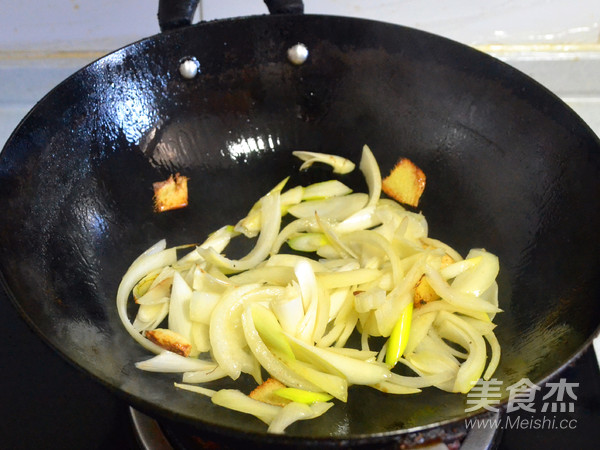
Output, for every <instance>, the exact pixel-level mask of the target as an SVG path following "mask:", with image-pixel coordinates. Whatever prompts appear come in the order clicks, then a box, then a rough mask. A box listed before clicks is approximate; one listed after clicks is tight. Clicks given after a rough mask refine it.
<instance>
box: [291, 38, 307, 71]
mask: <svg viewBox="0 0 600 450" xmlns="http://www.w3.org/2000/svg"><path fill="white" fill-rule="evenodd" d="M287 56H288V59H289V60H290V62H291V63H292V64H296V65H300V64H302V63H304V61H306V58H308V49H307V48H306V45H304V44H301V43H300V42H299V43H297V44H296V45H294V46H292V47H290V48H289V49H288V51H287Z"/></svg>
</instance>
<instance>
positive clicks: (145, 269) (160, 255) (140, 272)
mask: <svg viewBox="0 0 600 450" xmlns="http://www.w3.org/2000/svg"><path fill="white" fill-rule="evenodd" d="M164 245H165V244H164V242H163V241H160V242H158V243H157V244H155V245H153V246H152V247H150V248H149V249H148V250H146V252H144V253H143V254H142V255H141V256H139V257H138V258H137V259H136V260H135V261H134V262H133V264H132V265H131V266H130V267H129V269H128V270H127V272H126V273H125V275H124V276H123V279H122V280H121V283H120V284H119V289H118V291H117V311H118V313H119V318H120V319H121V322H122V323H123V326H124V327H125V329H126V330H127V332H128V333H129V334H130V335H131V336H132V337H133V338H134V339H135V340H136V341H137V342H138V343H139V344H141V345H142V346H143V347H144V348H146V349H148V350H150V351H152V352H154V353H161V352H162V351H163V349H162V348H161V347H159V346H158V345H156V344H155V343H154V342H151V341H149V340H148V339H146V338H145V337H144V336H142V335H141V334H140V333H139V332H138V330H136V329H135V328H134V327H133V325H132V324H131V322H130V321H129V318H128V317H127V300H128V298H129V293H130V292H131V290H132V289H133V287H134V286H135V285H136V284H137V282H138V281H139V280H141V279H142V278H143V277H144V276H145V275H146V274H148V273H150V272H152V271H153V270H157V269H160V268H162V267H164V266H168V265H170V264H173V263H174V262H175V261H176V260H177V253H176V249H175V248H170V249H167V250H160V249H161V248H163V246H164Z"/></svg>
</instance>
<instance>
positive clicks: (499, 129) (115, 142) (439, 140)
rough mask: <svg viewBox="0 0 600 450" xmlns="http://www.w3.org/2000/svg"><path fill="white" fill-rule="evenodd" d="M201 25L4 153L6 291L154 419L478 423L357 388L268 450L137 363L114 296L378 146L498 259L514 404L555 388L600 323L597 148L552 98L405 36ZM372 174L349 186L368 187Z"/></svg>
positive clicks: (416, 425)
mask: <svg viewBox="0 0 600 450" xmlns="http://www.w3.org/2000/svg"><path fill="white" fill-rule="evenodd" d="M184 10H185V8H184ZM176 12H177V11H176ZM184 12H185V13H189V10H185V11H184ZM184 16H185V14H184ZM163 18H164V16H163ZM173 23H175V25H173ZM185 23H187V22H186V20H175V21H170V20H167V21H163V28H164V29H168V28H175V29H174V30H173V31H168V32H164V33H162V34H159V35H157V36H154V37H151V38H149V39H145V40H142V41H139V42H137V43H135V44H132V45H130V46H128V47H125V48H123V49H121V50H118V51H116V52H114V53H112V54H110V55H108V56H106V57H104V58H102V59H100V60H98V61H97V62H95V63H93V64H91V65H89V66H88V67H86V68H84V69H82V70H81V71H79V72H77V73H76V74H74V75H73V76H72V77H70V78H69V79H67V80H66V81H64V82H63V83H62V84H60V85H59V86H57V87H56V88H55V89H54V90H53V91H52V92H50V93H49V94H48V95H47V96H46V97H45V98H44V99H42V100H41V101H40V102H39V103H38V105H36V107H35V108H34V109H33V110H32V111H31V112H30V113H29V114H28V115H27V117H26V118H25V119H24V120H23V121H22V122H21V124H20V125H19V127H18V128H17V129H16V130H15V132H14V133H13V135H12V136H11V138H10V139H9V141H8V142H7V144H6V146H5V148H4V150H3V151H2V153H1V154H0V208H1V209H2V216H1V218H0V272H1V274H2V282H3V285H4V287H5V289H6V291H7V292H8V294H9V296H10V298H11V299H12V300H13V302H14V304H15V306H16V307H17V308H18V310H19V311H20V312H21V314H22V315H23V317H24V318H25V319H26V320H27V322H28V323H29V324H30V325H31V326H32V327H33V328H34V329H35V330H36V331H37V332H38V333H39V334H40V336H42V337H43V338H44V339H45V340H46V342H48V343H49V344H50V346H52V347H53V348H54V349H55V350H57V351H58V352H59V353H60V354H62V355H63V356H64V357H65V358H66V359H67V360H69V361H71V362H72V363H73V364H75V365H76V366H78V367H80V368H82V369H83V370H84V371H86V372H87V373H89V374H90V375H91V376H92V377H94V378H96V379H97V380H99V381H100V382H102V383H104V384H106V385H108V386H109V387H111V388H112V389H114V391H115V392H116V393H117V394H118V395H120V396H121V397H122V398H125V399H126V400H127V401H128V402H130V403H131V404H132V405H134V406H135V407H137V408H138V409H140V410H142V411H144V412H147V413H150V414H152V415H154V416H157V417H163V418H167V419H170V420H173V421H175V422H180V423H185V424H189V425H192V426H194V427H197V428H199V429H210V430H213V431H216V432H218V433H227V434H229V435H237V436H245V437H247V438H251V439H257V440H271V442H274V443H312V444H317V445H322V444H325V443H334V444H342V443H348V442H350V443H353V442H354V443H356V442H364V441H365V440H366V441H368V442H378V441H383V440H391V439H397V438H399V437H401V435H402V434H403V433H406V432H408V431H415V430H419V429H424V428H429V427H433V426H438V425H440V424H448V423H452V422H454V421H459V420H461V419H464V418H465V417H466V416H467V415H468V414H467V413H465V408H467V407H468V405H467V404H466V397H465V396H463V395H456V394H448V393H444V392H441V391H439V390H437V389H427V390H425V391H424V392H423V393H421V394H419V395H416V396H403V397H394V396H385V395H383V394H380V393H378V392H374V391H372V390H369V389H360V388H352V390H351V393H350V400H349V402H348V404H347V405H341V404H340V405H336V407H335V408H333V409H331V410H330V411H329V412H328V413H327V414H326V415H325V416H323V417H322V418H321V419H320V420H315V421H306V422H301V423H297V424H294V425H293V426H291V427H290V428H289V429H288V432H287V435H286V436H285V437H277V436H275V437H273V436H268V437H267V436H266V435H265V427H264V425H263V424H262V423H261V422H259V421H258V420H254V419H253V418H248V417H246V416H244V415H242V414H238V413H235V412H232V411H229V410H225V409H223V408H220V407H218V406H214V405H212V404H211V402H210V400H209V399H207V398H204V397H201V396H195V395H191V394H189V393H186V392H180V391H177V390H175V389H174V388H173V384H172V383H173V381H175V380H179V376H171V375H164V374H151V373H146V372H142V371H139V370H137V369H135V367H134V365H133V364H134V363H135V362H136V361H139V360H142V359H145V358H147V357H148V356H149V354H148V353H147V352H146V351H145V350H144V349H142V348H141V347H140V346H139V345H138V344H136V343H135V342H134V341H133V340H132V339H131V338H130V337H129V336H128V334H127V333H126V332H125V331H124V329H123V328H122V326H121V324H120V322H119V319H118V315H117V311H116V308H115V301H114V299H115V293H116V289H117V286H118V284H119V281H120V279H121V276H122V275H123V273H124V272H125V270H126V268H127V267H128V265H129V264H130V263H131V262H132V261H133V259H134V258H135V257H136V256H137V255H138V254H139V253H140V252H142V251H143V250H144V249H145V248H147V247H148V246H150V245H151V244H152V243H154V242H156V241H158V240H159V239H161V238H166V239H167V241H168V243H169V244H170V245H177V244H184V243H190V242H197V241H200V240H202V239H203V238H204V237H205V235H206V234H207V233H208V232H210V231H212V230H214V229H216V228H217V227H220V226H221V225H223V224H225V223H232V222H234V221H235V220H237V219H239V218H240V217H242V216H243V215H244V214H245V213H246V211H247V209H248V208H249V207H250V206H251V205H252V204H253V202H254V201H255V200H256V199H257V198H258V197H259V196H260V195H262V194H263V193H264V192H266V191H267V190H268V189H269V188H271V187H272V186H273V185H274V184H275V183H276V182H278V181H279V180H280V179H281V178H282V177H283V176H285V175H288V174H291V173H294V174H296V172H297V169H298V166H299V163H298V161H295V160H294V158H293V157H292V155H291V151H292V150H296V149H308V150H315V151H323V152H332V153H338V154H342V155H345V156H347V157H349V158H351V159H353V160H355V161H357V160H358V159H359V157H360V151H361V148H362V145H363V144H365V143H367V144H369V146H370V147H371V149H372V150H373V152H374V153H375V155H376V157H377V159H378V161H379V163H380V166H381V168H382V171H383V172H387V171H389V170H390V169H391V167H392V166H393V165H394V164H395V162H396V161H397V160H398V158H399V157H401V156H406V157H409V158H411V159H412V160H413V161H415V162H416V163H417V164H418V165H419V166H420V167H421V168H422V169H423V170H424V172H425V173H426V174H427V179H428V185H427V188H426V191H425V194H424V196H423V198H422V202H421V205H420V210H422V211H423V212H424V214H425V215H426V217H427V218H428V221H429V224H430V234H431V235H432V236H434V237H437V238H440V239H442V240H444V241H446V242H448V243H450V244H452V245H453V246H455V247H456V248H457V249H458V250H459V251H461V252H463V253H464V252H466V251H467V250H468V249H469V248H471V247H485V248H487V249H488V250H490V251H492V252H494V253H496V254H498V255H499V257H500V261H501V272H500V275H499V285H500V302H501V307H502V308H503V309H504V313H502V314H500V315H499V316H498V317H497V320H496V321H497V323H498V327H497V336H498V339H499V341H500V343H501V345H502V349H503V356H502V361H501V364H500V367H499V368H498V371H497V372H496V375H495V377H496V378H497V379H499V380H501V381H502V382H503V394H502V395H503V397H502V401H506V399H507V396H508V394H507V391H506V388H507V387H508V386H509V385H511V384H513V383H515V382H517V381H519V380H521V379H522V378H525V377H527V378H529V379H530V380H531V381H532V382H534V383H537V384H539V383H542V382H544V381H546V380H548V379H549V378H550V377H552V376H554V375H556V374H557V373H558V372H559V371H560V370H561V369H562V368H563V367H564V366H565V365H566V364H568V362H569V361H571V360H572V359H573V358H576V357H577V355H579V354H580V353H581V352H582V351H583V350H584V349H585V347H586V346H587V345H589V343H590V342H591V340H592V338H593V336H594V335H595V334H597V332H598V326H599V324H600V302H599V299H600V277H598V265H599V263H600V257H599V252H598V248H599V245H598V244H599V236H600V234H599V233H598V232H597V230H598V229H599V227H600V184H599V181H598V180H599V179H600V178H599V176H600V142H599V140H598V138H597V137H596V136H595V135H594V134H593V132H592V131H591V130H590V129H589V128H588V127H587V126H586V125H585V124H584V123H583V122H582V121H581V119H580V118H579V117H577V116H576V114H575V113H573V112H572V111H571V110H570V109H569V108H568V107H567V106H566V105H564V104H563V103H562V102H561V101H560V100H559V99H558V98H557V97H555V96H554V95H553V94H552V93H550V92H549V91H548V90H546V89H545V88H543V87H542V86H540V85H539V84H537V83H535V82H534V81H532V80H531V79H529V78H528V77H526V76H525V75H523V74H522V73H520V72H518V71H516V70H515V69H513V68H511V67H509V66H508V65H505V64H503V63H501V62H499V61H497V60H495V59H493V58H491V57H489V56H486V55H484V54H481V53H478V52H477V51H475V50H473V49H470V48H467V47H465V46H463V45H460V44H457V43H455V42H452V41H449V40H446V39H443V38H440V37H437V36H434V35H431V34H427V33H424V32H421V31H417V30H414V29H409V28H405V27H401V26H395V25H389V24H385V23H378V22H372V21H366V20H358V19H350V18H340V17H327V16H311V15H271V16H262V17H249V18H243V19H234V20H224V21H215V22H209V23H202V24H199V25H196V26H190V27H188V26H179V27H177V25H182V24H183V25H185ZM169 24H170V25H169ZM297 42H303V43H304V44H306V46H307V47H308V49H309V51H310V56H309V58H308V60H307V61H306V62H305V63H304V64H302V65H300V66H295V65H292V64H290V63H289V62H288V60H287V58H286V50H287V49H288V48H289V47H290V46H292V45H294V44H295V43H297ZM186 57H195V58H197V60H198V61H199V64H200V73H199V74H198V75H197V76H196V77H195V78H192V79H185V78H183V77H182V76H181V75H180V74H179V71H178V68H179V64H180V61H181V60H182V58H186ZM175 172H181V173H182V174H185V175H187V176H189V177H190V204H189V206H188V207H187V208H185V209H181V210H177V211H172V212H168V213H164V214H156V213H154V212H153V209H152V183H153V182H155V181H159V180H162V179H165V178H166V177H168V175H169V174H171V173H175ZM313 173H316V174H317V175H316V176H320V175H323V173H322V172H319V170H317V171H315V172H313ZM311 176H312V175H310V174H309V175H301V174H296V175H295V177H296V178H295V180H296V181H298V182H303V183H305V182H308V181H310V180H311V178H310V177H311ZM359 178H360V177H357V178H356V179H355V178H350V179H349V180H348V182H349V183H351V184H353V186H354V187H359V188H360V187H361V185H360V183H361V181H360V179H359ZM363 187H364V186H363ZM244 383H246V384H243V386H242V388H243V389H249V388H250V386H251V384H252V383H251V382H250V381H247V380H246V381H244ZM215 386H216V387H217V388H218V387H223V386H230V383H228V382H220V383H219V382H215Z"/></svg>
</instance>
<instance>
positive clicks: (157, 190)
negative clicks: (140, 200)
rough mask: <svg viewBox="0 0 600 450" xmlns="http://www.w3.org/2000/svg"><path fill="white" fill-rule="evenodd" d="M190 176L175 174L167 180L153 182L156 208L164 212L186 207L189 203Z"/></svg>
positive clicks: (157, 210)
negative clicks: (188, 185)
mask: <svg viewBox="0 0 600 450" xmlns="http://www.w3.org/2000/svg"><path fill="white" fill-rule="evenodd" d="M187 182H188V177H184V176H182V175H179V174H178V173H177V174H175V177H173V175H171V176H170V177H169V178H168V179H167V180H165V181H157V182H156V183H153V184H152V187H153V188H154V210H155V211H156V212H164V211H168V210H170V209H178V208H185V207H186V206H187V204H188V188H187Z"/></svg>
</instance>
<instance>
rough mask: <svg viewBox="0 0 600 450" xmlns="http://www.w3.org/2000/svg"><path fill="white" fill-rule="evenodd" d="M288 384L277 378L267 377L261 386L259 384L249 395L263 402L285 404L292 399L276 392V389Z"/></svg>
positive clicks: (276, 404)
mask: <svg viewBox="0 0 600 450" xmlns="http://www.w3.org/2000/svg"><path fill="white" fill-rule="evenodd" d="M285 387H286V385H285V384H283V383H282V382H280V381H279V380H276V379H275V378H267V380H265V381H264V382H263V383H262V384H261V385H260V386H257V387H256V388H255V389H254V390H253V391H252V392H250V395H249V397H250V398H253V399H254V400H258V401H260V402H263V403H268V404H270V405H275V406H285V405H287V404H288V403H289V402H290V400H288V399H285V398H283V397H280V396H279V395H277V394H275V391H277V390H279V389H283V388H285Z"/></svg>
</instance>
